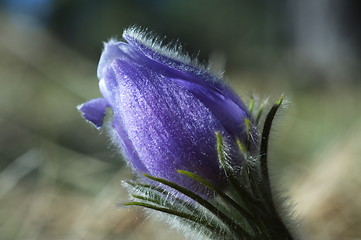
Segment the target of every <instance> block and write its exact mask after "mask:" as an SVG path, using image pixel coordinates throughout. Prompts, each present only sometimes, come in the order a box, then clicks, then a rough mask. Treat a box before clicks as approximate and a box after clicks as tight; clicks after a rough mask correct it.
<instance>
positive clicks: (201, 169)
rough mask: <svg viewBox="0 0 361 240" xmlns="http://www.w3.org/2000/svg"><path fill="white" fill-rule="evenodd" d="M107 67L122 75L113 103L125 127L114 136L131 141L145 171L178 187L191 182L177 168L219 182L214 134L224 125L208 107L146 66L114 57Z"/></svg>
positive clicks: (219, 175) (220, 175) (221, 129)
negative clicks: (173, 182)
mask: <svg viewBox="0 0 361 240" xmlns="http://www.w3.org/2000/svg"><path fill="white" fill-rule="evenodd" d="M111 69H112V71H113V74H114V75H115V76H119V77H121V79H119V82H118V84H119V89H122V91H119V92H118V94H119V95H118V99H117V101H116V103H115V104H114V107H113V111H114V113H115V114H116V115H118V114H119V118H120V119H121V120H122V124H123V126H124V131H125V133H124V132H123V133H122V132H119V136H120V138H123V136H124V135H126V136H127V137H128V139H131V141H132V147H133V148H134V151H136V153H137V161H139V160H140V161H141V162H142V163H143V164H142V166H145V167H146V169H147V171H148V172H149V173H150V174H152V175H155V176H159V177H163V178H166V179H168V180H171V181H175V182H177V183H179V184H181V185H183V186H187V187H190V186H191V185H190V183H191V182H192V184H194V182H193V181H190V180H189V179H188V178H187V177H184V176H182V175H180V174H177V173H176V170H177V169H182V170H188V171H192V172H194V173H196V174H199V175H200V176H203V177H204V178H206V179H208V180H212V182H215V183H217V182H220V179H221V177H222V174H221V173H220V170H219V166H218V160H217V152H216V148H215V145H216V140H215V132H216V131H220V132H223V133H225V129H224V128H223V126H222V125H221V124H220V122H219V121H218V120H217V119H216V118H215V117H214V115H213V114H212V113H211V112H210V111H209V110H208V108H206V107H205V106H204V105H203V103H202V102H201V101H199V100H198V99H197V98H196V97H195V96H194V95H193V94H191V93H190V92H188V91H187V90H185V89H184V88H183V87H182V86H180V85H179V84H175V83H173V82H172V81H170V80H169V79H167V78H164V77H162V76H161V75H159V74H156V73H155V72H153V71H152V70H151V69H149V68H147V67H141V66H137V65H134V64H130V63H128V62H126V61H122V60H116V61H115V62H113V64H112V68H111ZM108 70H109V71H110V69H108ZM105 82H106V81H105ZM130 160H131V161H133V159H130ZM135 165H137V164H135Z"/></svg>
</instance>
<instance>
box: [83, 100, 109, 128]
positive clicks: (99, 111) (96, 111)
mask: <svg viewBox="0 0 361 240" xmlns="http://www.w3.org/2000/svg"><path fill="white" fill-rule="evenodd" d="M107 106H108V103H107V101H106V100H105V99H104V98H96V99H92V100H90V101H88V102H86V103H83V104H81V105H79V106H78V109H79V110H80V111H81V112H82V115H83V117H84V118H85V119H86V120H88V121H89V122H91V123H92V124H93V125H94V126H95V127H96V128H100V127H101V126H102V125H103V119H104V116H105V109H106V107H107Z"/></svg>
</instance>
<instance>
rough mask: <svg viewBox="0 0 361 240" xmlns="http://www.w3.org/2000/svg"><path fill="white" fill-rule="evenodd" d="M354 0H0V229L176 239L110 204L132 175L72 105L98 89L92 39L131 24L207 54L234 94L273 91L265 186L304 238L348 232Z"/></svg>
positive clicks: (360, 150)
mask: <svg viewBox="0 0 361 240" xmlns="http://www.w3.org/2000/svg"><path fill="white" fill-rule="evenodd" d="M360 10H361V6H360V3H359V1H356V0H354V1H351V0H350V1H341V0H320V1H313V0H304V1H301V0H297V1H290V0H263V1H258V0H257V1H254V0H253V1H251V0H226V1H216V0H209V1H206V0H200V1H191V0H184V1H175V0H171V1H168V0H150V1H146V0H135V1H125V0H123V1H115V0H105V1H81V0H77V1H70V0H58V1H57V0H0V239H1V240H10V239H19V240H20V239H21V240H23V239H24V240H25V239H26V240H28V239H29V240H30V239H89V240H92V239H94V240H99V239H104V240H111V239H129V240H138V239H145V240H152V239H160V240H161V239H170V238H171V239H182V237H181V235H180V234H177V233H175V232H172V231H170V230H169V227H168V226H166V225H163V224H162V223H159V222H157V221H155V220H154V219H152V218H148V217H147V216H146V215H144V214H143V213H142V211H141V210H139V209H137V208H130V209H128V208H118V207H117V206H116V204H117V203H119V202H124V201H126V199H127V193H126V191H125V190H124V188H123V187H122V186H121V184H120V180H122V179H129V178H130V177H131V173H130V172H129V170H128V169H127V168H125V167H123V166H124V163H123V161H122V160H121V157H120V156H119V155H118V154H117V153H116V152H115V150H114V149H113V148H112V147H111V146H108V143H109V140H108V139H107V137H106V136H105V134H102V135H100V134H98V132H97V131H96V130H95V129H93V128H92V127H91V126H90V125H88V124H87V123H85V121H84V120H83V119H82V118H81V116H80V114H79V113H78V112H77V110H76V105H78V104H80V103H82V102H84V101H86V100H88V99H91V98H94V97H98V96H100V93H99V90H98V84H97V78H96V66H97V61H98V59H99V56H100V53H101V49H102V41H106V40H107V39H109V38H110V37H114V36H115V37H116V36H118V37H120V35H121V32H122V30H123V29H124V28H126V27H128V26H129V25H133V24H137V25H140V26H143V27H148V28H149V29H150V30H153V31H155V32H157V33H159V34H161V35H166V36H167V39H166V41H171V40H175V39H179V40H180V41H181V42H182V43H184V47H185V49H186V50H187V51H189V52H190V53H191V54H192V55H193V56H199V58H200V59H201V61H203V62H206V61H207V60H211V61H212V66H213V67H214V68H215V69H216V70H225V72H226V74H225V76H226V77H227V81H229V82H230V84H231V85H232V86H233V87H234V88H235V89H236V91H237V92H238V93H239V94H240V95H241V96H242V97H243V99H244V100H245V101H247V100H248V99H249V97H250V96H252V95H253V94H255V95H258V96H260V97H261V98H267V97H269V99H270V101H271V102H272V101H274V100H276V99H277V98H278V97H279V96H280V95H281V94H285V96H286V97H287V98H288V100H289V103H288V107H287V108H286V109H284V110H283V111H282V112H281V114H279V115H278V117H277V121H276V124H275V128H274V129H273V130H274V131H273V134H272V139H271V159H270V161H271V171H272V177H273V181H274V184H275V185H277V186H278V189H279V190H280V191H281V192H283V193H284V194H285V195H286V196H288V197H289V203H290V204H292V206H293V207H294V211H295V214H296V215H297V216H298V218H299V220H300V226H299V227H300V230H301V231H302V232H303V234H304V239H321V240H323V239H325V240H326V239H327V240H328V239H331V240H332V239H350V240H351V239H352V240H354V239H361V227H360V226H361V200H360V197H361V175H360V173H361V171H360V170H361V159H360V156H361V111H360V101H361V95H360V93H361V88H360V84H361V81H360V80H361V79H360V76H361V75H360V72H361V68H360V57H361V55H360V54H361V47H360V46H361V34H360V30H361V28H360V15H359V12H360ZM198 51H199V52H198Z"/></svg>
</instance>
